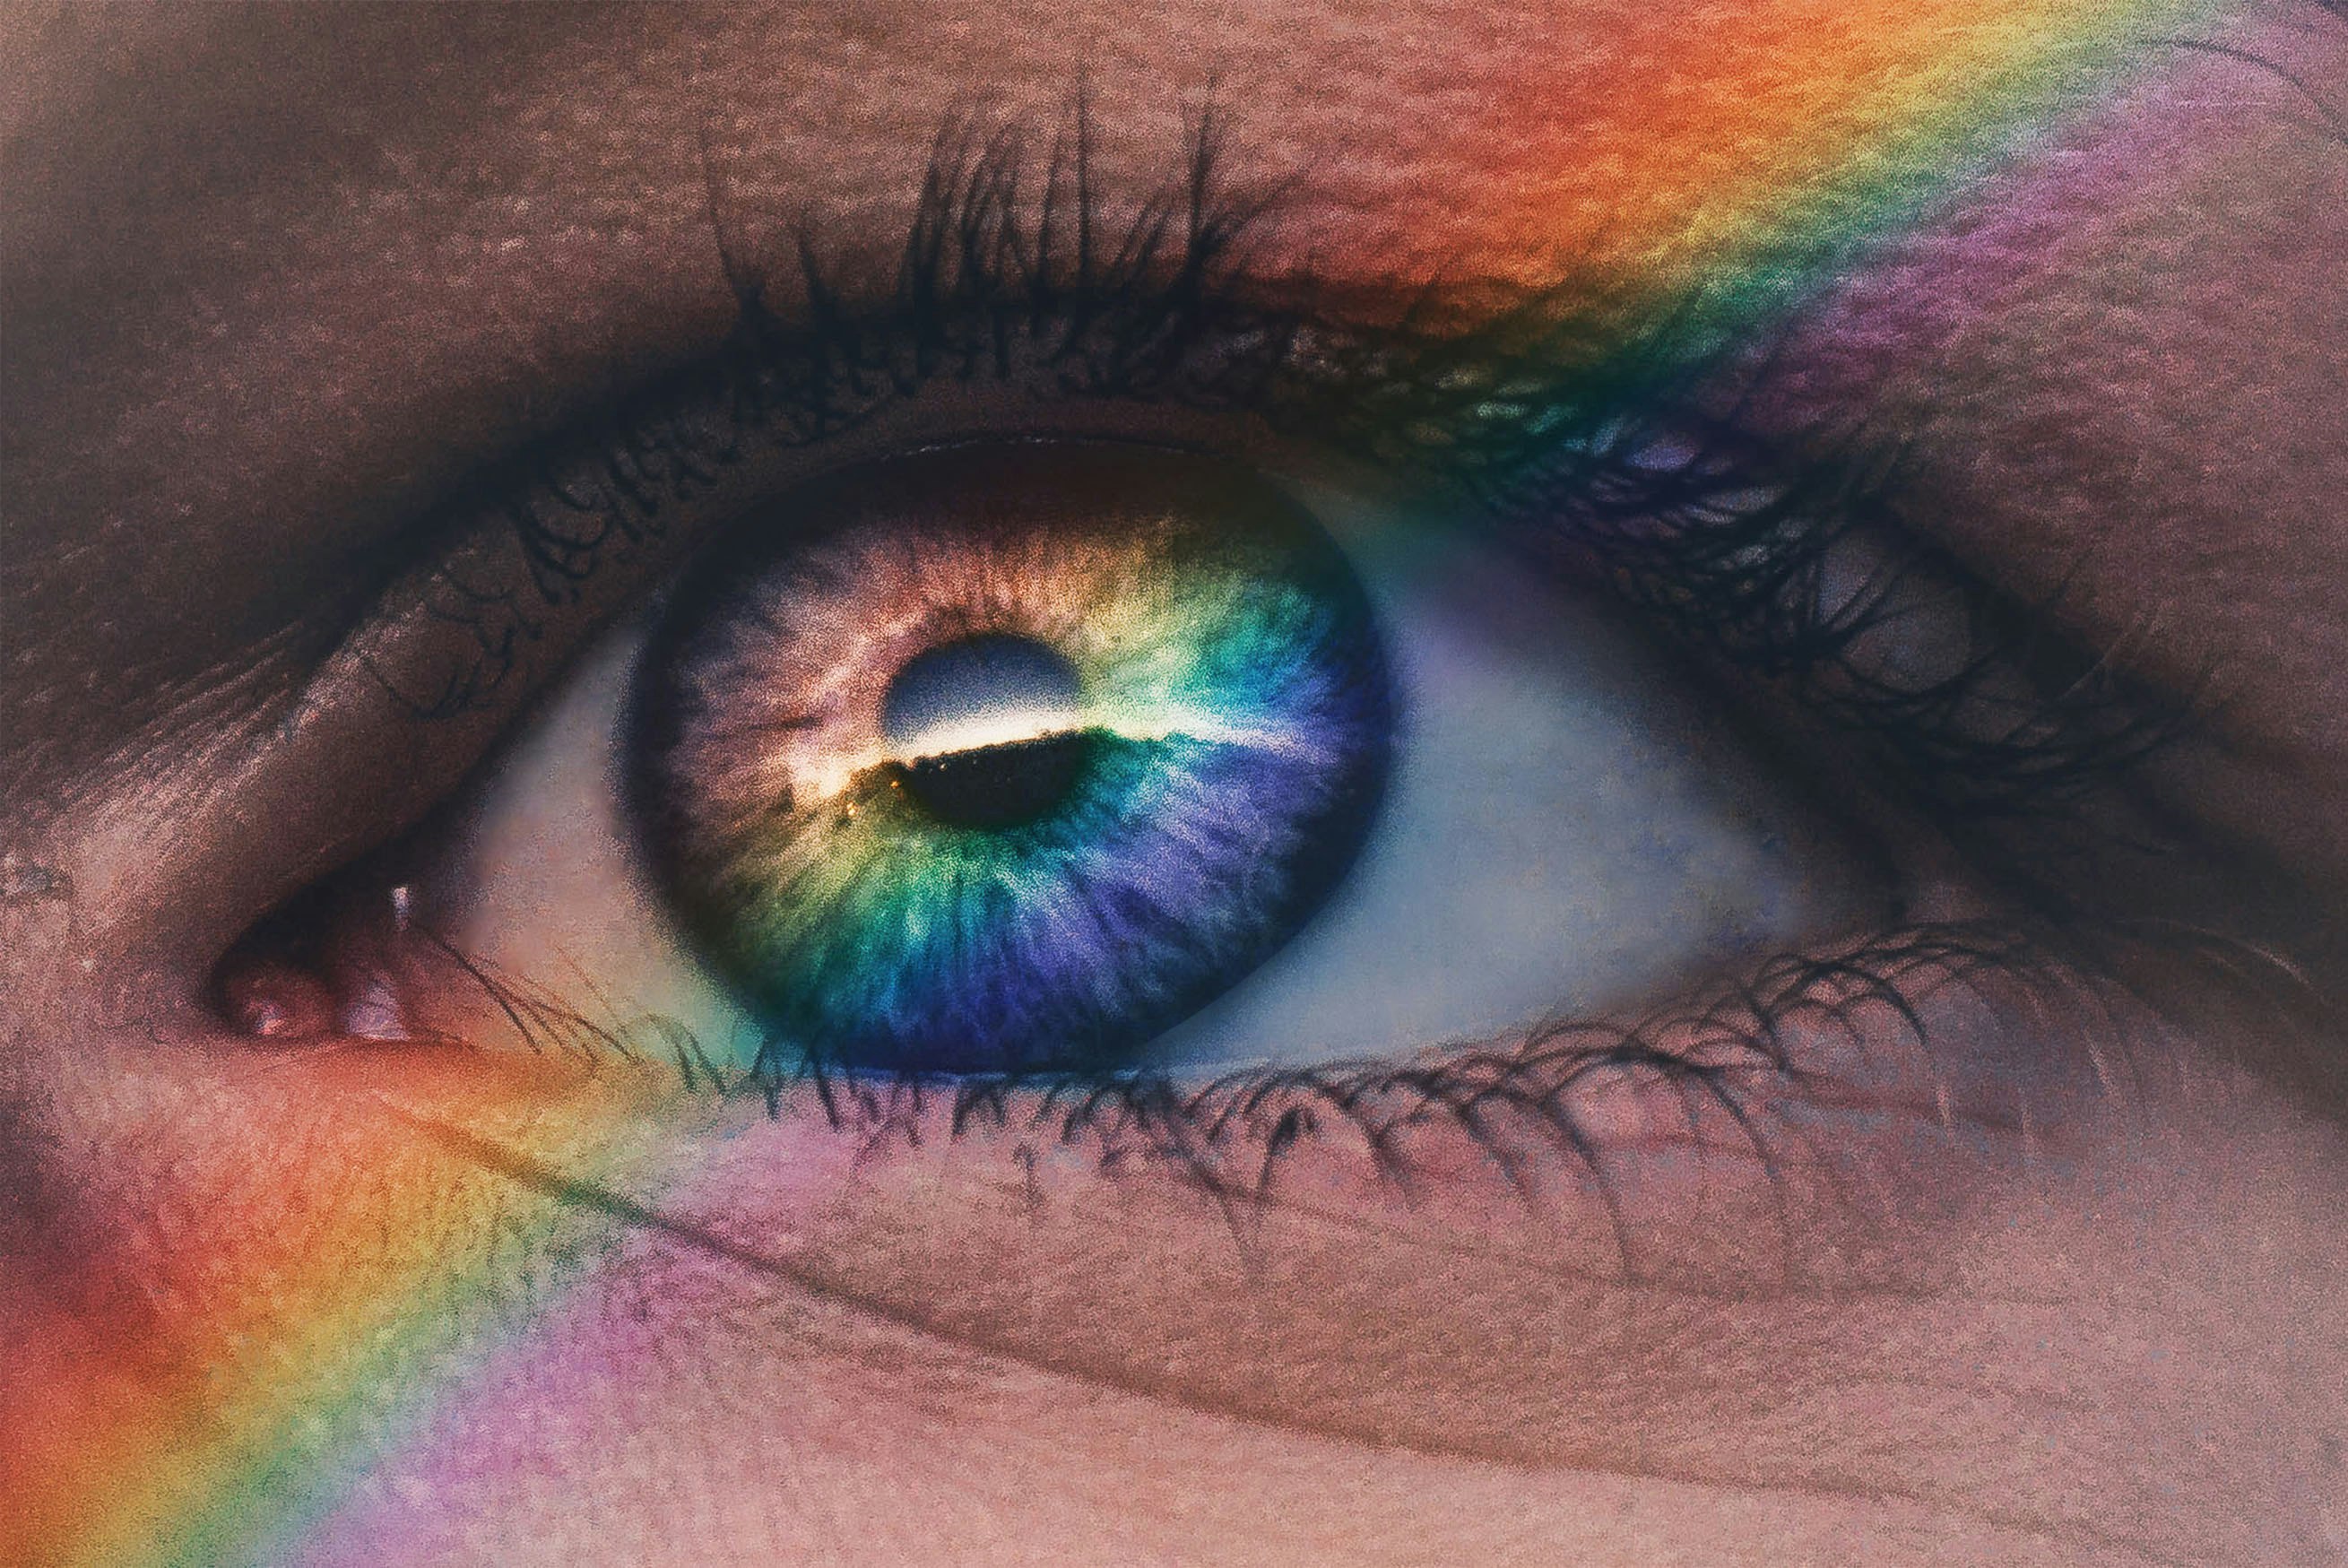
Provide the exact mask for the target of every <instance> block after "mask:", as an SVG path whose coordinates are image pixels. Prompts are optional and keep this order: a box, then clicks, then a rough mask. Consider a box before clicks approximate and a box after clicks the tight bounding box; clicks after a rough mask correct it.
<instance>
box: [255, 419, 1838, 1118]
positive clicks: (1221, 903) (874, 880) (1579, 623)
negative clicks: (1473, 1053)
mask: <svg viewBox="0 0 2348 1568" xmlns="http://www.w3.org/2000/svg"><path fill="white" fill-rule="evenodd" d="M461 819H462V827H461V830H455V831H449V832H447V833H445V834H444V838H445V842H443V843H441V844H439V845H438V846H435V847H434V848H433V850H432V851H431V853H430V854H429V855H428V856H427V859H428V860H429V861H430V862H431V863H432V864H433V866H434V867H435V869H434V870H433V871H432V872H431V873H430V874H429V875H428V876H427V877H425V878H423V879H421V880H420V881H419V882H417V884H416V885H417V891H416V892H414V893H413V894H412V896H414V897H416V898H417V899H420V900H421V901H422V904H423V907H424V908H425V909H427V910H428V911H429V912H430V913H431V916H432V919H433V920H434V921H435V922H436V923H435V924H434V926H433V930H434V934H435V939H436V941H438V942H439V943H441V944H444V945H445V946H446V948H447V949H448V953H449V954H460V955H461V956H462V961H463V970H462V973H463V977H464V979H465V980H466V981H467V983H468V984H469V985H472V986H474V987H475V988H478V987H479V985H481V984H482V983H483V982H484V981H485V980H486V979H487V978H488V977H491V976H496V977H503V978H502V979H501V980H500V981H499V984H510V985H514V986H519V987H521V988H522V989H523V990H524V991H526V992H527V994H528V995H530V996H533V997H538V998H559V999H561V1001H562V1002H563V1004H564V1006H565V1007H566V1008H570V1009H572V1012H573V1015H574V1016H579V1015H586V1016H595V1017H598V1018H600V1019H602V1020H603V1023H602V1024H601V1025H599V1026H598V1027H600V1028H603V1029H605V1030H606V1031H607V1032H610V1031H624V1029H625V1028H626V1027H627V1026H628V1025H629V1023H630V1021H631V1020H633V1021H636V1022H638V1023H641V1022H642V1021H643V1020H645V1019H654V1018H657V1019H659V1020H661V1027H662V1028H663V1029H664V1031H666V1037H667V1038H669V1039H670V1040H672V1041H673V1040H675V1039H676V1038H680V1037H682V1038H687V1039H690V1040H691V1041H692V1042H693V1046H694V1048H695V1051H697V1052H698V1053H701V1054H702V1055H703V1056H705V1057H707V1058H708V1059H711V1060H713V1061H716V1062H718V1063H723V1064H728V1065H732V1066H736V1067H743V1068H747V1067H753V1066H767V1065H772V1064H776V1063H788V1062H795V1061H812V1062H821V1063H824V1064H827V1065H829V1066H833V1067H837V1068H841V1069H844V1070H850V1071H852V1070H856V1069H860V1068H873V1069H881V1070H891V1071H911V1072H916V1073H932V1072H934V1073H950V1074H966V1073H1027V1072H1039V1071H1041V1072H1051V1071H1056V1070H1062V1069H1102V1068H1107V1069H1117V1068H1128V1067H1144V1066H1147V1067H1150V1068H1162V1069H1166V1070H1172V1071H1178V1072H1179V1071H1181V1070H1183V1069H1184V1068H1190V1067H1204V1066H1206V1065H1208V1064H1231V1065H1237V1064H1241V1063H1262V1062H1276V1061H1297V1060H1313V1059H1321V1058H1329V1057H1363V1056H1370V1055H1379V1054H1385V1053H1391V1052H1394V1051H1397V1050H1407V1049H1410V1048H1413V1047H1419V1046H1422V1045H1424V1044H1426V1043H1429V1042H1433V1041H1441V1040H1447V1039H1463V1038H1476V1037H1490V1036H1493V1035H1496V1034H1502V1033H1505V1032H1507V1031H1509V1030H1511V1029H1515V1028H1521V1027H1523V1026H1528V1025H1529V1024H1531V1023H1533V1022H1535V1021H1537V1020H1539V1019H1541V1018H1544V1017H1549V1016H1556V1015H1558V1014H1559V1013H1560V1011H1561V1010H1581V1009H1587V1008H1591V1007H1594V1006H1605V1005H1607V1004H1609V1003H1612V1002H1618V1001H1621V1000H1622V999H1624V998H1629V997H1636V996H1640V995H1645V994H1651V993H1653V992H1656V991H1659V990H1661V989H1663V988H1665V987H1666V986H1668V985H1672V984H1673V983H1674V982H1679V981H1684V980H1685V979H1687V978H1688V977H1690V976H1691V975H1693V974H1694V973H1695V972H1697V971H1698V970H1700V969H1702V968H1704V967H1705V966H1709V965H1716V964H1718V963H1720V962H1722V961H1724V960H1725V959H1726V958H1729V957H1732V956H1734V955H1735V954H1740V953H1745V952H1749V951H1751V950H1753V949H1755V948H1756V947H1759V946H1763V945H1766V944H1785V943H1787V942H1793V941H1797V940H1799V939H1801V938H1802V937H1804V936H1806V935H1811V934H1816V933H1817V932H1818V930H1819V929H1820V928H1822V927H1827V926H1834V925H1840V924H1847V923H1849V922H1850V920H1851V919H1852V917H1853V914H1854V912H1855V911H1858V910H1860V909H1862V908H1866V907H1868V906H1869V902H1870V901H1871V900H1874V899H1876V898H1878V897H1879V887H1878V882H1877V877H1876V873H1875V871H1874V869H1873V867H1872V866H1871V865H1869V863H1867V861H1866V857H1865V856H1864V855H1863V854H1862V853H1860V852H1859V851H1856V850H1854V849H1852V848H1850V847H1849V846H1848V845H1844V844H1842V843H1840V842H1839V841H1838V838H1837V835H1836V834H1835V833H1834V832H1833V831H1832V830H1829V829H1828V828H1826V827H1824V826H1822V825H1821V824H1820V823H1819V822H1818V821H1817V820H1815V819H1814V818H1812V817H1811V816H1810V815H1809V814H1808V813H1807V811H1806V810H1805V809H1804V808H1803V807H1802V806H1801V805H1800V804H1799V803H1798V802H1797V800H1796V799H1794V798H1793V797H1792V796H1791V794H1790V793H1789V792H1788V791H1787V790H1786V789H1783V788H1781V787H1780V786H1778V785H1777V784H1776V783H1775V782H1773V780H1772V779H1770V778H1769V776H1768V774H1767V772H1766V769H1763V768H1761V767H1760V766H1758V765H1757V764H1756V763H1754V762H1753V761H1751V760H1750V759H1749V758H1746V757H1744V756H1743V755H1742V754H1741V751H1740V748H1738V746H1737V745H1736V744H1735V742H1734V741H1733V740H1732V739H1731V738H1729V737H1728V735H1727V733H1726V732H1725V728H1723V727H1721V726H1719V725H1718V724H1716V723H1715V722H1713V720H1712V718H1711V717H1710V716H1709V715H1708V714H1707V713H1706V711H1705V709H1704V707H1703V705H1702V704H1701V703H1700V702H1699V701H1698V700H1696V699H1695V698H1694V696H1693V695H1692V694H1690V693H1688V692H1686V691H1684V690H1682V689H1680V688H1679V687H1678V686H1675V685H1674V683H1673V678H1672V677H1671V676H1669V675H1668V674H1667V673H1666V672H1665V670H1664V668H1663V665H1662V663H1661V662H1660V661H1659V660H1657V659H1655V658H1654V657H1653V656H1651V655H1650V654H1649V652H1648V651H1647V650H1646V649H1645V648H1644V646H1643V644H1642V643H1641V642H1640V640H1639V639H1638V638H1637V637H1636V636H1634V635H1633V634H1631V633H1629V632H1628V631H1626V630H1625V629H1623V628H1622V627H1621V626H1619V625H1617V624H1615V623H1614V621H1613V620H1612V618H1611V617H1610V616H1609V615H1608V614H1605V613H1604V611H1603V610H1602V609H1601V607H1599V606H1597V605H1595V604H1593V603H1587V602H1585V601H1584V600H1582V599H1581V598H1580V597H1578V596H1577V595H1576V594H1574V593H1572V592H1570V591H1569V590H1567V589H1565V588H1564V587H1562V586H1561V585H1559V584H1556V583H1550V582H1549V581H1547V580H1545V579H1543V578H1542V577H1540V576H1539V575H1538V574H1534V573H1528V571H1527V570H1525V569H1524V568H1523V567H1522V566H1521V565H1520V564H1519V563H1518V562H1515V561H1514V560H1512V559H1511V558H1509V556H1507V555H1506V554H1504V553H1503V552H1500V551H1499V550H1498V549H1497V548H1495V547H1493V546H1492V545H1490V544H1488V543H1479V542H1477V541H1475V540H1474V539H1473V538H1471V537H1470V531H1468V530H1467V529H1464V528H1459V527H1452V526H1447V525H1446V524H1445V523H1443V522H1441V521H1412V520H1410V519H1408V518H1406V517H1403V516H1399V515H1396V514H1395V513H1394V512H1393V511H1391V510H1381V509H1380V508H1379V507H1378V506H1376V505H1374V504H1371V503H1368V502H1365V501H1362V500H1345V499H1343V498H1331V497H1327V496H1318V495H1316V496H1313V497H1312V498H1309V501H1301V500H1298V499H1296V498H1295V497H1294V496H1293V495H1292V494H1291V493H1290V492H1289V491H1288V490H1284V489H1282V488H1281V487H1280V486H1278V485H1275V484H1274V483H1272V482H1271V481H1270V480H1266V479H1264V478H1262V477H1260V476H1257V475H1255V474H1253V473H1251V472H1250V471H1248V470H1245V469H1237V468H1234V467H1232V466H1231V465H1228V464H1224V463H1221V462H1218V461H1212V460H1209V459H1199V458H1192V457H1189V456H1185V455H1182V454H1179V453H1174V452H1169V451H1165V450H1161V449H1152V448H1143V447H1136V446H1128V445H1123V444H1117V443H1105V442H1101V443H1095V442H1086V443H1076V442H1069V443H1047V442H1023V443H1019V444H1015V445H1010V444H973V445H970V446H964V447H957V448H951V449H937V450H931V451H924V452H917V453H912V454H908V455H906V456H902V457H900V458H897V459H890V460H887V461H882V462H878V463H873V464H869V465H865V466H862V467H859V468H854V469H845V470H841V471H839V472H838V473H835V474H833V475H830V476H829V477H827V478H826V479H824V480H820V481H818V482H816V483H813V484H810V485H808V486H804V487H801V488H800V489H798V490H794V491H791V492H789V493H787V494H783V495H780V496H778V497H776V498H774V499H773V500H771V501H770V502H769V503H768V504H767V506H765V507H764V508H762V509H761V510H760V511H758V512H757V513H756V514H754V515H751V516H748V517H747V518H745V519H744V520H742V521H740V522H739V523H738V524H737V525H736V527H734V528H733V529H732V530H731V531H729V532H728V533H727V534H726V535H725V536H724V537H723V538H722V539H720V540H719V541H718V542H716V544H715V545H714V546H713V548H712V549H711V550H710V551H709V552H706V553H705V556H704V557H703V558H702V559H701V560H700V561H698V562H696V563H695V565H693V566H692V567H691V568H690V569H689V570H688V571H687V573H685V576H684V577H683V579H681V580H680V581H679V582H678V583H676V584H675V588H674V590H673V591H672V592H671V593H668V594H666V595H665V596H664V599H663V601H662V603H660V604H659V606H657V607H656V608H655V609H654V610H653V611H651V612H648V613H647V614H644V615H640V616H638V617H637V618H636V620H635V621H633V623H631V624H629V625H627V626H626V627H624V628H623V629H622V630H621V631H619V632H618V633H616V634H613V636H612V637H611V638H610V640H609V641H608V642H607V643H606V644H605V645H604V646H603V647H602V648H601V649H600V650H597V651H596V652H594V653H592V654H591V655H590V656H589V657H588V659H587V660H586V661H585V663H584V665H583V666H582V668H581V670H580V671H579V672H578V673H577V674H576V675H575V676H573V677H572V680H571V682H570V684H569V685H568V686H566V687H565V688H564V689H563V690H561V692H559V693H557V694H556V695H555V696H553V698H552V699H551V701H550V702H548V703H547V704H546V705H545V707H542V708H541V711H540V713H539V714H538V716H536V717H535V718H534V720H533V721H532V722H531V723H530V725H529V726H528V727H526V728H525V730H524V732H523V733H522V734H520V736H519V737H518V738H517V739H516V741H515V742H514V743H513V745H512V746H511V747H510V748H509V750H508V751H507V752H506V754H505V755H504V756H503V757H502V758H501V759H500V760H499V763H498V765H497V766H496V767H495V768H494V769H491V770H490V771H489V773H488V775H487V776H486V778H485V779H484V780H483V782H482V784H481V785H480V787H479V789H478V791H477V793H476V796H475V797H474V798H473V799H471V800H469V802H467V803H466V805H465V806H464V809H463V810H462V813H461ZM395 885H397V886H407V885H408V884H407V883H405V882H401V883H397V884H395ZM383 898H384V894H383V893H382V892H381V891H380V890H378V891H377V892H376V893H374V894H371V895H370V905H369V906H370V907H371V908H375V909H377V910H378V911H379V910H381V909H382V908H383V907H384V906H383ZM444 966H445V965H444ZM459 989H460V990H461V989H463V987H461V986H460V987H459ZM337 995H338V996H339V1001H336V1000H334V999H331V998H327V997H323V996H321V995H316V994H314V992H304V991H303V990H301V989H300V988H299V987H291V988H288V989H286V990H284V991H283V993H281V994H277V995H272V996H270V997H268V998H265V999H263V1000H262V1001H258V1002H256V1001H255V1000H254V999H253V997H252V996H251V995H239V996H238V997H236V998H235V999H234V1005H236V1006H240V1007H242V1008H243V1009H244V1011H245V1022H246V1023H247V1024H248V1025H253V1026H259V1029H260V1032H268V1031H269V1029H271V1028H293V1027H299V1026H309V1025H311V1024H314V1023H315V1022H316V1021H317V1019H318V1018H319V1017H320V1016H323V1015H324V1013H327V1012H331V1011H332V1010H333V1009H334V1008H335V1007H336V1006H340V1007H341V1008H342V1009H343V1010H344V1012H345V1015H348V1014H349V1013H350V1011H351V1009H353V1008H354V1007H356V1008H357V1009H358V1010H359V1012H360V1013H361V1014H362V1015H364V1016H363V1017H362V1020H361V1021H363V1022H368V1021H371V1022H374V1023H376V1024H379V1025H380V1024H386V1023H387V1022H390V1023H396V1021H393V1020H387V1019H386V1018H385V1017H382V1016H376V1014H371V1013H368V1012H367V1008H368V1006H369V1001H368V993H367V992H366V987H365V986H364V985H360V984H354V983H352V982H348V981H345V982H344V983H342V984H341V985H340V986H339V989H338V992H337ZM380 999H381V998H380V997H378V998H377V1000H380ZM504 1000H505V1001H507V1002H510V1000H511V997H510V995H509V996H507V997H505V998H504ZM477 1005H478V1004H477ZM304 1009H306V1011H304ZM483 1011H484V1021H485V1022H486V1023H488V1024H489V1025H491V1026H495V1025H496V1023H497V1020H496V1018H495V1017H494V1016H489V1015H488V1013H487V1010H486V1008H484V1009H483ZM509 1021H510V1019H509ZM349 1022H350V1020H349V1017H348V1016H345V1018H344V1020H343V1023H344V1025H345V1026H347V1025H348V1024H349Z"/></svg>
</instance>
